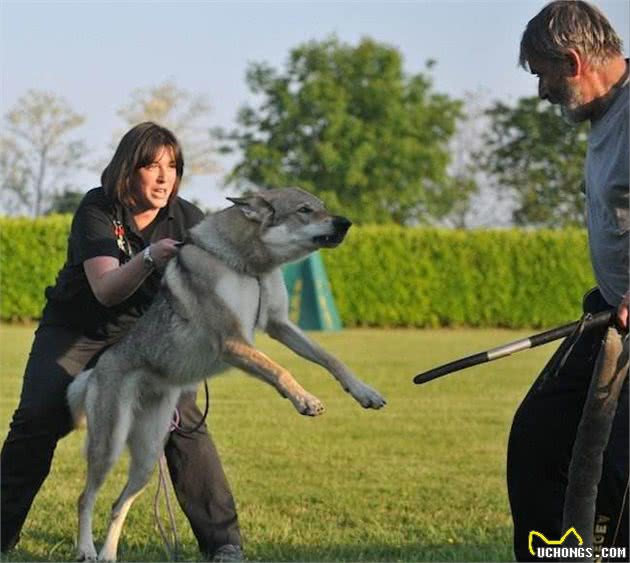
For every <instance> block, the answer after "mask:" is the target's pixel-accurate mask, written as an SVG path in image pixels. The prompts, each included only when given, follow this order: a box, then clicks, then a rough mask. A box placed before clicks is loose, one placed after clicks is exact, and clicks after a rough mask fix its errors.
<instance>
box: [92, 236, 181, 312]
mask: <svg viewBox="0 0 630 563" xmlns="http://www.w3.org/2000/svg"><path fill="white" fill-rule="evenodd" d="M177 244H178V243H177V241H175V240H173V239H169V238H166V239H162V240H160V241H158V242H155V243H153V244H151V246H150V247H149V248H150V253H151V257H152V258H153V262H154V264H155V266H154V267H155V268H157V269H158V270H163V269H164V267H165V266H166V263H167V262H168V261H169V260H170V258H172V257H173V256H174V255H175V254H176V253H177ZM154 267H151V266H147V265H146V264H145V262H144V260H143V259H142V254H136V255H135V256H134V257H133V258H132V259H131V260H129V262H127V263H126V264H123V265H122V266H121V265H120V262H119V261H118V259H117V258H114V257H112V256H95V257H94V258H88V259H87V260H85V262H83V269H84V270H85V275H86V276H87V279H88V283H89V284H90V288H91V289H92V293H94V296H95V297H96V299H97V300H98V302H99V303H101V305H104V306H105V307H112V306H114V305H118V304H119V303H122V302H123V301H124V300H125V299H127V298H128V297H130V296H131V295H132V294H133V293H134V292H135V291H136V289H138V287H140V285H141V284H142V282H143V281H144V280H145V279H146V278H147V276H148V275H149V274H150V273H151V272H152V271H153V269H154Z"/></svg>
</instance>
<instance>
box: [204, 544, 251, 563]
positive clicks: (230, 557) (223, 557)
mask: <svg viewBox="0 0 630 563" xmlns="http://www.w3.org/2000/svg"><path fill="white" fill-rule="evenodd" d="M210 561H216V562H217V563H238V562H240V561H245V557H244V556H243V551H242V550H241V547H240V546H238V545H232V544H231V543H226V544H225V545H222V546H221V547H220V548H219V549H217V550H216V551H215V552H214V555H213V556H212V558H211V559H210Z"/></svg>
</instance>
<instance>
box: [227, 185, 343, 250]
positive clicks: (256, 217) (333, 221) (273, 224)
mask: <svg viewBox="0 0 630 563" xmlns="http://www.w3.org/2000/svg"><path fill="white" fill-rule="evenodd" d="M228 199H229V200H230V201H231V202H232V203H234V205H235V206H236V207H237V208H238V210H239V211H240V212H241V213H242V214H243V215H244V216H245V217H246V218H247V219H248V220H249V221H252V222H255V223H257V224H258V225H259V237H260V240H261V242H262V243H263V244H264V245H265V247H267V249H268V251H269V252H270V253H271V254H272V255H273V256H274V258H276V259H277V260H279V261H282V262H285V261H291V260H297V259H298V258H301V257H302V256H306V255H307V254H309V253H310V252H313V251H314V250H317V249H319V248H334V247H335V246H337V245H339V244H340V243H341V241H343V239H344V237H345V236H346V233H347V232H348V229H349V228H350V226H351V225H352V223H351V222H350V221H349V220H348V219H346V218H345V217H342V216H340V215H331V214H330V213H329V212H328V211H327V210H326V208H325V207H324V204H323V203H322V202H321V201H320V200H319V199H318V198H316V197H315V196H313V195H312V194H310V193H308V192H306V191H304V190H302V189H300V188H282V189H274V190H261V191H258V192H256V193H253V194H250V195H246V196H244V197H234V198H232V197H230V198H228Z"/></svg>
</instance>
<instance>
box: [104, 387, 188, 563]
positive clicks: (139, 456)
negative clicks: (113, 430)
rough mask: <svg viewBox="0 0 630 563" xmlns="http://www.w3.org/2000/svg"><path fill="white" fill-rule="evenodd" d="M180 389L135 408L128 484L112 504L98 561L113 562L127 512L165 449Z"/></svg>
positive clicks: (128, 441)
mask: <svg viewBox="0 0 630 563" xmlns="http://www.w3.org/2000/svg"><path fill="white" fill-rule="evenodd" d="M178 398H179V390H173V391H168V392H165V394H164V395H162V396H160V398H159V400H149V401H147V403H145V404H143V405H142V406H141V407H140V408H137V409H136V412H135V416H134V421H133V426H132V427H131V430H130V432H129V436H128V438H127V445H128V446H129V454H130V457H131V460H130V464H129V474H128V479H127V484H126V485H125V488H124V489H123V491H122V493H121V494H120V496H119V497H118V499H117V500H116V502H115V503H114V505H113V506H112V513H111V520H110V524H109V529H108V530H107V539H106V540H105V544H104V545H103V549H102V550H101V552H100V554H99V556H98V559H99V561H116V552H117V550H118V541H119V539H120V533H121V531H122V527H123V524H124V523H125V518H126V517H127V513H128V512H129V509H130V508H131V505H132V504H133V501H134V500H135V499H136V497H137V496H138V495H139V494H140V493H141V492H142V490H143V489H144V488H145V487H146V485H147V483H148V482H149V480H150V479H151V474H152V473H153V470H154V469H155V466H156V465H157V462H158V460H159V458H160V455H161V453H162V451H163V449H164V442H165V438H166V435H167V433H168V427H169V424H170V421H171V417H172V414H173V411H174V410H175V405H176V403H177V399H178Z"/></svg>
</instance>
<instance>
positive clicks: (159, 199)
mask: <svg viewBox="0 0 630 563" xmlns="http://www.w3.org/2000/svg"><path fill="white" fill-rule="evenodd" d="M183 171H184V160H183V157H182V151H181V149H180V146H179V144H178V142H177V140H176V138H175V137H174V135H173V134H172V133H171V132H170V131H168V130H167V129H165V128H163V127H160V126H159V125H156V124H154V123H150V122H147V123H141V124H140V125H137V126H136V127H134V128H133V129H131V130H130V131H129V132H128V133H127V134H126V135H125V136H124V137H123V138H122V140H121V141H120V144H119V145H118V148H117V149H116V152H115V154H114V157H113V158H112V160H111V162H110V163H109V165H108V166H107V167H106V168H105V170H104V171H103V174H102V176H101V184H102V187H100V188H95V189H93V190H90V191H89V192H88V193H87V194H86V195H85V197H84V198H83V200H82V201H81V204H80V205H79V208H78V209H77V212H76V214H75V216H74V218H73V221H72V228H71V232H70V237H69V240H68V254H67V259H66V263H65V265H64V266H63V268H62V269H61V271H60V272H59V275H58V277H57V281H56V283H55V285H54V286H52V287H49V288H47V290H46V298H47V302H46V306H45V308H44V312H43V315H42V320H41V322H40V325H39V327H38V329H37V331H36V333H35V340H34V342H33V347H32V349H31V353H30V356H29V360H28V363H27V366H26V371H25V374H24V383H23V388H22V395H21V398H20V404H19V406H18V408H17V409H16V411H15V413H14V415H13V420H12V422H11V427H10V430H9V434H8V436H7V438H6V441H5V443H4V446H3V448H2V459H1V464H2V466H1V471H2V476H1V486H2V497H1V505H2V519H1V525H2V537H1V539H2V546H1V547H2V552H5V551H8V550H9V549H11V548H12V547H13V546H15V544H16V543H17V541H18V539H19V534H20V530H21V528H22V526H23V524H24V521H25V519H26V516H27V514H28V511H29V508H30V506H31V504H32V502H33V499H34V498H35V495H36V494H37V491H38V490H39V488H40V487H41V485H42V483H43V482H44V480H45V479H46V476H47V475H48V472H49V470H50V464H51V461H52V456H53V452H54V450H55V447H56V444H57V441H58V440H59V439H61V438H63V437H64V436H65V435H66V434H68V433H69V432H70V430H72V420H71V416H70V412H69V410H68V407H67V404H66V398H65V392H66V388H67V386H68V385H69V383H70V382H71V381H72V378H73V377H74V376H76V375H77V374H78V373H79V372H81V371H82V370H83V369H85V368H86V366H89V365H93V364H94V363H95V361H96V358H97V357H98V355H99V354H100V353H102V351H103V350H104V349H105V348H106V347H107V346H110V345H111V344H113V343H114V342H116V341H117V340H119V339H120V337H121V336H122V335H123V334H124V333H125V332H126V331H127V330H129V328H130V327H131V326H132V325H133V323H134V322H135V321H136V320H137V319H138V318H139V317H140V316H141V315H142V314H143V313H144V312H145V311H146V309H147V308H148V306H149V305H150V303H151V301H152V299H153V297H154V296H155V294H156V292H157V289H158V287H159V283H160V277H161V272H162V271H163V269H164V267H165V265H166V263H167V262H168V260H169V259H170V258H171V257H172V256H173V255H174V254H175V253H176V252H177V242H178V241H181V240H183V239H184V237H185V236H186V232H187V230H188V229H189V228H190V227H192V226H193V225H194V224H195V223H197V222H198V221H199V220H200V219H201V218H202V216H203V214H202V212H201V211H200V210H199V209H198V208H197V207H195V206H194V205H192V204H191V203H188V202H187V201H185V200H183V199H181V198H179V197H177V192H178V188H179V185H180V182H181V179H182V174H183ZM178 409H179V414H180V416H181V420H180V424H181V425H183V426H186V427H194V426H196V424H197V423H198V422H199V420H200V419H201V418H202V414H201V412H200V411H199V409H198V408H197V406H196V405H195V397H194V394H190V393H189V394H187V395H184V396H183V397H182V398H181V400H180V403H179V405H178ZM165 454H166V459H167V462H168V467H169V471H170V474H171V478H172V480H173V484H174V487H175V491H176V494H177V498H178V500H179V503H180V505H181V507H182V510H183V511H184V513H185V514H186V516H187V517H188V519H189V521H190V523H191V526H192V529H193V532H194V534H195V536H196V538H197V541H198V543H199V549H200V550H201V552H202V553H203V554H204V555H205V556H206V557H210V558H212V559H213V560H221V561H226V560H230V561H238V560H241V559H242V554H241V550H240V532H239V527H238V522H237V516H236V509H235V506H234V501H233V498H232V494H231V492H230V488H229V485H228V483H227V481H226V478H225V475H224V473H223V469H222V467H221V462H220V460H219V457H218V454H217V451H216V449H215V447H214V444H213V443H212V440H211V438H210V436H209V435H208V432H207V430H206V428H205V425H202V427H201V428H200V429H199V430H197V431H196V432H194V433H192V434H180V433H175V432H173V433H171V435H170V436H169V439H168V442H167V444H166V447H165Z"/></svg>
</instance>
